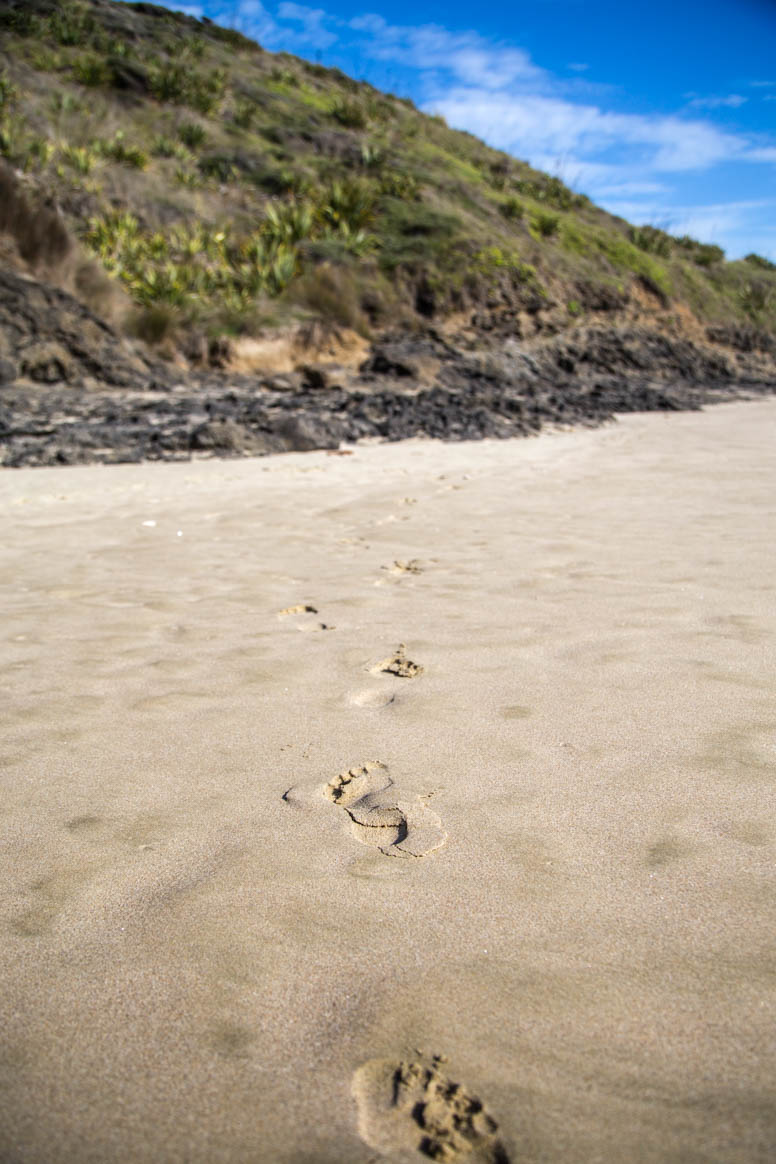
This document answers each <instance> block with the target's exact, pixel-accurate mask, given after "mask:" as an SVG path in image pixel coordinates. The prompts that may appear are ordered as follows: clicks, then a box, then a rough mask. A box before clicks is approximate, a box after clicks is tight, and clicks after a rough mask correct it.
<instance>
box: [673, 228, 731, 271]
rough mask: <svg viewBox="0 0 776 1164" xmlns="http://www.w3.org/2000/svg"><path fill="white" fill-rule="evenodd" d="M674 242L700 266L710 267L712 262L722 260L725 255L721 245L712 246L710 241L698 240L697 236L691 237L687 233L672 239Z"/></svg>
mask: <svg viewBox="0 0 776 1164" xmlns="http://www.w3.org/2000/svg"><path fill="white" fill-rule="evenodd" d="M674 244H675V245H676V246H677V247H679V248H680V249H681V250H683V251H685V252H686V254H687V257H688V259H690V260H691V261H692V262H694V263H697V264H698V266H700V267H710V266H712V265H713V264H714V263H720V262H722V260H723V259H724V257H725V252H724V251H723V249H722V247H717V246H714V245H713V244H711V243H702V242H698V240H697V238H692V237H691V236H690V235H689V234H684V235H682V236H681V238H677V239H674Z"/></svg>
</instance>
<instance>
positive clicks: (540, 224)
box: [532, 211, 560, 238]
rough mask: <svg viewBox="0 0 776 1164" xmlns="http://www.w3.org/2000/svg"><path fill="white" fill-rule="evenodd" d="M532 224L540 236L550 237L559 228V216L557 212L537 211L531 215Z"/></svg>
mask: <svg viewBox="0 0 776 1164" xmlns="http://www.w3.org/2000/svg"><path fill="white" fill-rule="evenodd" d="M532 225H533V228H534V230H535V231H537V232H538V234H540V235H541V236H542V238H551V237H552V235H554V234H557V233H558V230H559V229H560V218H559V217H558V215H557V214H546V213H543V212H541V211H540V212H539V213H538V214H535V215H534V216H533V220H532Z"/></svg>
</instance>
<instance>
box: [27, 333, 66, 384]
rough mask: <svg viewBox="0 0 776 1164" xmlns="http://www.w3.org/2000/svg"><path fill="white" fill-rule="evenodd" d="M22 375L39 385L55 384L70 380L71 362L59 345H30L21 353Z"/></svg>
mask: <svg viewBox="0 0 776 1164" xmlns="http://www.w3.org/2000/svg"><path fill="white" fill-rule="evenodd" d="M21 364H22V374H23V375H25V376H28V377H29V379H30V380H37V381H38V383H40V384H57V383H60V382H61V381H63V380H65V381H66V380H71V379H72V378H73V373H74V365H73V360H72V359H71V357H70V354H69V352H67V351H66V350H65V349H64V348H63V347H62V345H61V344H55V343H42V344H36V343H33V344H31V345H30V346H29V347H28V348H25V349H24V350H23V351H22V359H21Z"/></svg>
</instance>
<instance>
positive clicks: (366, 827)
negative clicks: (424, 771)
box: [323, 760, 447, 857]
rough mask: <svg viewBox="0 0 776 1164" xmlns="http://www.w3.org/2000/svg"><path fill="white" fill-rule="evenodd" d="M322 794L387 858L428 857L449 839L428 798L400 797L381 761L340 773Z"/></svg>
mask: <svg viewBox="0 0 776 1164" xmlns="http://www.w3.org/2000/svg"><path fill="white" fill-rule="evenodd" d="M323 795H324V797H325V798H326V799H327V800H330V801H331V802H332V803H333V804H337V805H339V807H340V808H344V810H345V812H346V813H347V814H348V816H349V817H350V819H351V822H352V824H351V828H352V831H353V834H354V836H355V837H356V838H357V840H359V841H361V843H362V844H364V845H373V846H375V847H376V848H378V849H379V850H380V852H381V853H385V855H386V856H387V857H427V856H428V855H429V853H433V852H434V851H435V850H436V849H440V848H441V847H442V846H443V845H444V843H445V841H446V840H447V833H446V832H445V831H444V829H443V828H442V822H441V821H440V819H439V817H438V816H437V815H436V813H434V812H432V811H431V810H430V809H429V808H428V807H427V805H426V804H425V800H427V799H428V798H427V797H420V796H418V797H416V798H415V799H414V800H413V801H411V802H404V801H401V800H399V799H398V797H397V795H396V790H395V786H394V783H393V780H392V779H391V777H390V776H389V775H388V769H387V767H386V765H385V764H381V763H380V761H379V760H369V761H367V763H366V764H357V765H355V766H354V767H353V768H347V769H346V770H345V771H344V772H340V773H339V775H338V776H335V777H334V779H333V780H330V781H329V783H328V784H326V785H325V786H324V788H323Z"/></svg>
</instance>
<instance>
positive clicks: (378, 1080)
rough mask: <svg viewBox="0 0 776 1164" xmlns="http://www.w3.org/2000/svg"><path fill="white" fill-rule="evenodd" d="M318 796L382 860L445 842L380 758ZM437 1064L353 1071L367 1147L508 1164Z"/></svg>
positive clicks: (304, 626)
mask: <svg viewBox="0 0 776 1164" xmlns="http://www.w3.org/2000/svg"><path fill="white" fill-rule="evenodd" d="M407 500H408V502H409V500H410V499H407ZM383 570H385V571H387V572H388V573H389V574H392V575H395V576H399V577H401V576H402V575H405V574H420V573H422V568H421V566H420V563H419V562H418V561H417V560H416V559H411V560H409V561H399V560H396V561H394V562H393V563H392V564H391V565H390V566H383ZM317 614H318V611H317V609H316V607H314V606H312V605H309V604H299V605H296V606H288V607H286V608H285V609H284V610H281V611H279V612H278V616H279V617H280V618H282V619H287V618H294V619H296V626H297V628H298V629H299V630H332V629H334V628H333V627H331V626H329V625H327V624H326V623H323V622H318V621H317V617H316V616H317ZM367 670H368V671H369V672H370V673H371V674H372V675H383V674H387V675H391V676H393V677H394V678H395V679H416V678H417V677H418V676H419V675H421V674H422V673H423V667H422V666H421V665H420V664H419V663H416V662H414V661H413V660H412V659H410V658H408V656H407V648H406V646H405V644H404V643H400V644H399V645H398V647H397V648H396V650H395V651H393V652H392V653H391V654H390V655H387V656H386V657H385V658H384V659H380V660H378V661H377V662H375V663H373V664H372V665H370V666H368V667H367ZM393 698H394V696H393V694H392V693H390V692H386V691H385V690H384V689H380V690H367V691H361V692H357V693H356V694H355V695H354V696H352V697H351V702H352V703H355V704H356V705H358V706H362V707H384V706H386V705H387V704H388V703H391V702H392V701H393ZM319 791H320V793H321V794H322V796H323V798H324V799H325V800H327V801H328V802H329V803H330V804H332V805H334V806H336V807H337V808H339V809H341V810H342V811H343V812H344V813H345V814H346V816H347V817H348V818H349V821H350V828H351V832H352V834H353V836H354V837H355V839H356V840H358V841H360V842H361V844H363V845H367V846H371V847H372V848H376V849H378V850H379V851H380V852H381V853H383V854H385V856H387V857H398V858H407V859H411V858H420V857H427V856H429V855H430V854H431V853H434V852H436V851H437V850H438V849H441V848H442V847H443V846H444V844H445V843H446V841H447V833H446V832H445V830H444V828H443V827H442V822H441V820H440V819H439V817H438V816H437V815H436V813H435V812H433V811H432V810H431V809H430V808H429V805H428V801H429V800H430V799H431V797H432V796H433V793H428V794H426V795H425V796H415V797H414V798H412V799H410V800H405V799H403V798H402V797H401V796H400V794H399V790H398V789H397V787H396V785H395V783H394V781H393V778H392V777H391V775H390V773H389V770H388V767H387V765H386V764H383V763H382V762H381V761H380V760H368V761H366V762H365V763H362V764H356V765H354V766H353V767H351V768H346V769H345V770H344V771H342V772H340V773H338V774H337V775H336V776H333V777H332V778H331V779H330V780H329V781H328V782H327V783H326V784H325V785H324V786H323V787H322V788H321V789H319ZM283 799H284V800H286V801H287V803H289V804H292V805H294V804H297V803H298V801H299V800H300V799H304V796H303V797H301V798H300V797H299V795H298V793H297V790H296V789H293V788H292V789H289V790H288V791H287V792H286V793H285V794H284V796H283ZM319 803H320V802H319ZM442 1062H443V1059H442V1057H441V1056H434V1057H433V1058H432V1059H431V1060H424V1059H423V1058H419V1059H418V1060H417V1061H413V1060H409V1061H405V1060H400V1061H395V1060H390V1059H371V1060H369V1062H367V1063H364V1064H363V1065H362V1066H361V1067H359V1068H358V1070H357V1071H356V1072H355V1075H354V1076H353V1083H352V1092H353V1096H354V1098H355V1100H356V1103H357V1106H358V1129H359V1134H360V1136H361V1138H362V1139H363V1140H364V1142H365V1143H366V1144H368V1145H369V1147H370V1148H374V1149H376V1150H377V1151H380V1152H383V1153H386V1154H388V1155H395V1154H396V1153H402V1154H403V1153H409V1154H411V1155H415V1154H417V1153H419V1154H420V1155H422V1156H426V1157H427V1158H429V1159H431V1160H440V1161H443V1162H444V1161H446V1162H448V1164H455V1162H458V1161H461V1162H462V1164H463V1161H468V1162H469V1164H509V1156H508V1154H507V1151H506V1149H505V1147H504V1145H503V1143H502V1141H501V1139H500V1138H499V1135H498V1123H497V1121H496V1120H495V1118H494V1117H493V1116H492V1115H491V1114H490V1112H488V1111H487V1109H486V1108H485V1106H484V1104H483V1103H482V1101H481V1100H480V1099H478V1097H477V1096H476V1095H473V1094H471V1093H470V1092H469V1091H467V1090H466V1088H465V1087H463V1086H462V1085H461V1084H459V1083H456V1082H454V1081H452V1080H451V1079H449V1078H448V1077H447V1076H446V1075H445V1074H444V1073H443V1071H442V1069H441V1064H442Z"/></svg>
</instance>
